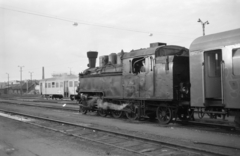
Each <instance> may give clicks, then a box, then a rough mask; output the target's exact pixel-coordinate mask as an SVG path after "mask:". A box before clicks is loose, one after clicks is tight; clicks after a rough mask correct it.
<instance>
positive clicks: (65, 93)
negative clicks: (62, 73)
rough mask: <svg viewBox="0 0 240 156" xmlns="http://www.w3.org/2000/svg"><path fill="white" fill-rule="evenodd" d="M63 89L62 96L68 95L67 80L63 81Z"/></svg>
mask: <svg viewBox="0 0 240 156" xmlns="http://www.w3.org/2000/svg"><path fill="white" fill-rule="evenodd" d="M63 90H64V97H68V94H69V90H68V81H64V87H63Z"/></svg>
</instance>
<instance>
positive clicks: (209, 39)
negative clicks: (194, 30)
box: [190, 28, 240, 52]
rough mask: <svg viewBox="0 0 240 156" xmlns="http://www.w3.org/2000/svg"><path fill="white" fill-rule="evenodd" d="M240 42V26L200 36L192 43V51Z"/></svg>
mask: <svg viewBox="0 0 240 156" xmlns="http://www.w3.org/2000/svg"><path fill="white" fill-rule="evenodd" d="M239 43H240V28H238V29H234V30H230V31H225V32H220V33H216V34H211V35H206V36H202V37H199V38H197V39H195V40H194V41H193V42H192V44H191V45H190V52H193V51H201V50H205V49H211V48H215V47H220V46H227V45H233V44H239Z"/></svg>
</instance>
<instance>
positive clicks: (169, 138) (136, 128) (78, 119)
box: [0, 102, 240, 155]
mask: <svg viewBox="0 0 240 156" xmlns="http://www.w3.org/2000/svg"><path fill="white" fill-rule="evenodd" d="M45 104H46V103H45ZM0 108H8V109H9V110H18V111H19V112H28V113H29V114H31V113H32V114H37V115H44V116H49V117H50V116H51V117H53V118H55V119H58V120H64V121H69V122H75V123H78V124H87V125H89V126H91V127H98V128H103V129H110V130H115V131H120V132H122V133H130V134H133V135H138V136H145V137H148V138H153V139H158V140H161V141H164V142H168V143H174V144H179V145H184V146H189V147H194V148H199V149H206V150H210V151H215V152H219V153H222V154H226V155H240V144H239V142H240V135H239V134H232V133H221V132H219V130H218V129H213V130H212V131H208V130H204V129H203V130H199V129H195V128H194V127H189V126H178V125H176V124H170V125H168V126H161V125H159V124H156V123H151V122H144V121H129V120H127V119H124V118H123V119H113V118H111V117H109V116H108V117H105V118H104V117H99V116H96V115H95V113H89V114H87V115H83V114H81V113H78V112H77V111H76V112H66V111H60V110H50V109H45V108H34V107H25V106H15V105H14V107H13V106H12V105H10V104H9V105H8V104H3V103H1V102H0Z"/></svg>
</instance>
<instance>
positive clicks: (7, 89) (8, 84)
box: [6, 73, 9, 94]
mask: <svg viewBox="0 0 240 156" xmlns="http://www.w3.org/2000/svg"><path fill="white" fill-rule="evenodd" d="M6 74H7V75H8V87H7V94H8V88H9V74H8V73H6Z"/></svg>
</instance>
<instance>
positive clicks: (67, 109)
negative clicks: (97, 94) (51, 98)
mask: <svg viewBox="0 0 240 156" xmlns="http://www.w3.org/2000/svg"><path fill="white" fill-rule="evenodd" d="M6 103H9V104H13V105H23V106H30V107H40V108H50V109H56V110H62V111H79V109H74V108H66V107H64V108H62V107H57V106H43V105H41V104H26V103H19V104H16V103H11V102H6ZM175 122H176V123H178V124H180V126H181V125H195V126H205V127H206V126H207V127H219V128H223V129H226V128H228V129H231V130H232V129H234V130H240V128H237V127H234V126H233V125H223V124H216V123H205V122H198V121H187V122H185V121H175ZM179 128H183V127H179ZM184 128H185V127H184ZM206 131H209V130H206ZM219 133H223V134H225V132H219Z"/></svg>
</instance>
